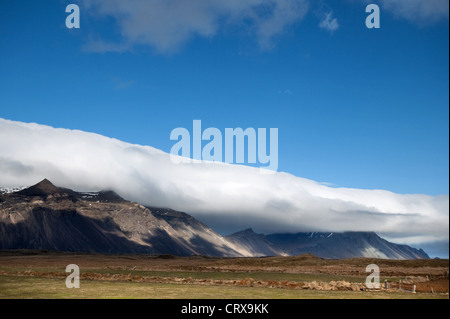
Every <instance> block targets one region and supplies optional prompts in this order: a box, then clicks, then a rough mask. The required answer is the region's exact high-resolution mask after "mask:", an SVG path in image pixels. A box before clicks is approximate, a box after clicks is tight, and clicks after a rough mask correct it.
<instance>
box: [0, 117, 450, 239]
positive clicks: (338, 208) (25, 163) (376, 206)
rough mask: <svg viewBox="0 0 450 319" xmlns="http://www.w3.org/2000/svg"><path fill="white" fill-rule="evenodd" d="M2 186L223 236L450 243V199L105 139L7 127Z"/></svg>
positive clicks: (0, 160) (0, 129)
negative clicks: (99, 193) (306, 234)
mask: <svg viewBox="0 0 450 319" xmlns="http://www.w3.org/2000/svg"><path fill="white" fill-rule="evenodd" d="M0 150H1V153H0V168H1V169H0V186H26V185H32V184H34V183H36V182H39V181H40V180H42V179H43V178H49V179H50V180H51V181H53V182H54V183H55V184H56V185H59V186H63V187H69V188H73V189H76V190H86V191H89V190H100V189H113V190H115V191H116V192H118V193H119V194H120V195H122V196H123V197H125V198H126V199H129V200H132V201H136V202H140V203H142V204H145V205H153V206H160V207H171V208H173V209H177V210H182V211H186V212H189V213H192V214H193V215H194V216H196V217H198V218H200V219H201V220H202V221H204V222H206V223H207V224H208V225H210V226H212V227H213V228H216V229H224V228H227V229H228V230H230V231H231V230H233V231H235V230H239V229H240V228H241V227H244V226H252V227H254V228H255V230H257V231H260V232H266V233H269V232H282V231H291V232H295V231H303V230H323V231H345V230H350V231H351V230H353V231H376V232H382V233H388V234H390V236H391V237H396V238H403V241H405V242H408V241H417V238H423V239H426V240H427V241H436V240H447V241H448V226H449V215H448V211H449V197H448V196H436V197H434V196H428V195H400V194H395V193H392V192H389V191H383V190H362V189H350V188H331V187H328V186H326V185H324V184H321V183H318V182H315V181H312V180H308V179H304V178H300V177H295V176H293V175H290V174H287V173H276V174H273V175H263V174H260V173H259V169H258V168H252V167H246V166H238V165H229V164H223V163H207V162H202V163H200V164H198V163H197V164H192V163H184V164H174V163H173V162H172V161H171V160H170V155H169V154H167V153H165V152H162V151H160V150H157V149H155V148H152V147H149V146H140V145H132V144H128V143H125V142H121V141H119V140H116V139H111V138H107V137H104V136H101V135H97V134H92V133H87V132H82V131H77V130H67V129H55V128H52V127H48V126H42V125H38V124H26V123H21V122H13V121H8V120H3V119H0Z"/></svg>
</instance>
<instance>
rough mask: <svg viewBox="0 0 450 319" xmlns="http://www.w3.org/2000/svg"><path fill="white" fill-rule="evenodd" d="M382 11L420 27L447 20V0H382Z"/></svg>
mask: <svg viewBox="0 0 450 319" xmlns="http://www.w3.org/2000/svg"><path fill="white" fill-rule="evenodd" d="M382 5H383V9H386V10H388V11H390V12H392V13H393V14H394V15H395V16H397V17H399V18H403V19H406V20H408V21H410V22H412V23H417V24H420V25H423V24H430V23H435V22H437V21H440V20H442V19H448V14H449V1H448V0H382Z"/></svg>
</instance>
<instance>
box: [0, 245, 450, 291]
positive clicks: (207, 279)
mask: <svg viewBox="0 0 450 319" xmlns="http://www.w3.org/2000/svg"><path fill="white" fill-rule="evenodd" d="M372 263H374V264H377V265H378V266H379V267H380V271H381V281H382V282H384V280H387V281H389V285H390V287H391V288H397V287H396V286H395V285H398V284H399V282H400V280H402V283H403V287H402V288H403V289H408V287H409V286H407V285H410V286H411V287H412V285H413V284H415V285H416V291H417V292H418V293H417V294H411V293H408V292H401V291H399V290H398V289H388V290H383V291H377V292H374V291H370V292H369V291H364V290H366V289H365V285H364V282H365V278H366V276H367V275H368V274H367V273H365V267H366V266H367V265H368V264H372ZM68 264H77V265H78V266H79V267H80V269H81V280H82V285H83V289H79V290H80V291H74V290H72V289H67V288H65V284H64V279H65V278H66V276H67V274H66V273H65V267H66V265H68ZM448 264H449V263H448V260H414V261H409V260H407V261H397V260H395V261H394V260H381V259H376V260H375V259H366V258H358V259H345V260H324V259H320V258H317V257H314V256H311V255H303V256H298V257H271V258H206V257H199V256H194V257H186V258H181V257H174V256H141V255H132V256H112V255H85V254H68V253H48V252H47V253H38V254H37V253H35V252H26V253H24V252H1V253H0V297H1V298H47V297H49V298H164V299H165V298H187V297H188V298H214V297H213V295H214V296H217V298H287V299H289V298H448V282H449V281H448ZM143 289H144V290H145V289H150V290H149V291H146V292H143V291H142V290H143ZM81 290H83V291H82V292H81ZM155 291H157V293H156V294H153V292H155ZM431 291H433V292H434V293H435V294H430V292H431ZM39 292H41V293H42V294H41V293H39ZM439 292H441V293H444V294H436V293H439ZM445 293H446V294H445ZM314 296H315V297H314Z"/></svg>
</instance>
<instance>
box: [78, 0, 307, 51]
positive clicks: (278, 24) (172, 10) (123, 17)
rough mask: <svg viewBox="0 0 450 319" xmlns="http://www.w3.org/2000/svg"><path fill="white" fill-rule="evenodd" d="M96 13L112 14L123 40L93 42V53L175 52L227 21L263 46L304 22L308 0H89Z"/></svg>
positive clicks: (214, 30) (91, 43)
mask: <svg viewBox="0 0 450 319" xmlns="http://www.w3.org/2000/svg"><path fill="white" fill-rule="evenodd" d="M83 3H84V5H85V7H86V8H87V9H88V10H89V12H90V13H91V14H93V15H97V16H101V17H102V16H109V17H113V18H114V19H115V21H116V22H117V26H118V28H119V32H120V35H121V37H122V40H121V42H120V43H108V42H105V41H102V40H96V41H92V42H89V43H88V44H87V45H86V47H85V49H87V50H91V51H94V52H108V51H113V52H123V51H125V50H131V49H132V48H133V47H134V46H136V45H144V46H150V47H152V48H154V49H156V51H157V52H160V53H165V52H173V51H176V50H177V49H179V48H180V46H181V45H183V44H184V43H185V42H187V41H189V40H190V39H192V38H193V37H196V36H200V37H206V38H209V37H213V36H214V35H216V34H217V32H219V30H220V29H221V28H222V27H223V26H224V25H227V24H233V25H240V26H246V27H248V28H249V29H250V30H253V32H254V33H255V34H256V35H257V40H258V42H259V44H260V46H261V47H262V48H268V47H271V46H272V40H273V38H274V37H275V36H277V35H279V34H280V33H282V32H283V31H284V29H285V28H286V27H287V26H289V25H291V24H293V23H295V22H297V21H299V20H301V19H302V18H303V17H304V15H305V14H306V12H307V11H308V1H307V0H228V1H223V0H190V1H185V0H127V1H123V0H84V2H83Z"/></svg>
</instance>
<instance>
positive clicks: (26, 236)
mask: <svg viewBox="0 0 450 319" xmlns="http://www.w3.org/2000/svg"><path fill="white" fill-rule="evenodd" d="M0 249H37V250H40V249H41V250H42V249H44V250H57V251H69V252H87V253H109V254H171V255H178V256H189V255H205V256H232V257H237V256H249V257H254V256H280V255H291V256H293V255H300V254H305V253H311V254H314V255H315V256H318V257H321V258H335V259H341V258H352V257H376V258H390V259H422V258H429V257H428V255H427V254H426V253H425V252H424V251H423V250H417V249H415V248H412V247H409V246H407V245H398V244H394V243H390V242H388V241H386V240H385V239H383V238H381V237H379V236H378V235H377V234H375V233H373V232H344V233H318V232H314V233H297V234H271V235H267V236H266V235H262V234H256V233H255V232H254V231H253V230H252V229H246V230H244V231H241V232H238V233H235V234H233V235H230V236H227V237H222V236H221V235H219V234H217V233H216V232H214V231H213V230H212V229H210V228H209V227H208V226H206V225H205V224H203V223H201V222H200V221H198V220H197V219H195V218H194V217H192V216H191V215H188V214H186V213H182V212H178V211H174V210H171V209H163V208H153V207H144V206H142V205H139V204H137V203H133V202H129V201H126V200H124V199H123V198H122V197H120V196H119V195H118V194H116V193H114V192H113V191H101V192H85V193H82V192H75V191H73V190H70V189H66V188H60V187H56V186H55V185H53V184H52V183H51V182H50V181H48V180H47V179H45V180H43V181H42V182H40V183H38V184H36V185H34V186H31V187H29V188H26V189H23V190H20V191H16V192H12V193H5V194H0Z"/></svg>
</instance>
